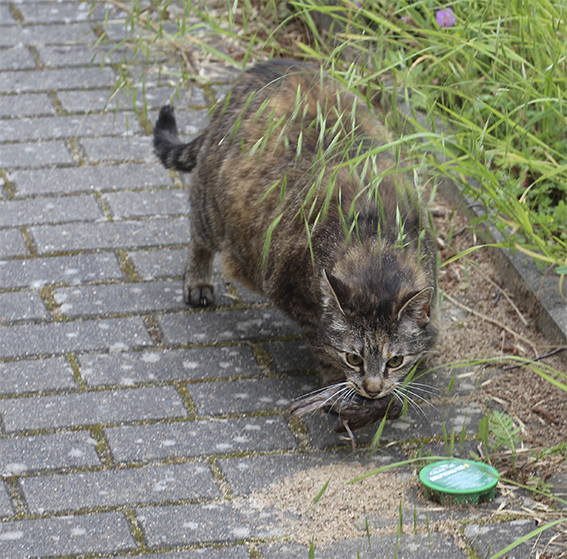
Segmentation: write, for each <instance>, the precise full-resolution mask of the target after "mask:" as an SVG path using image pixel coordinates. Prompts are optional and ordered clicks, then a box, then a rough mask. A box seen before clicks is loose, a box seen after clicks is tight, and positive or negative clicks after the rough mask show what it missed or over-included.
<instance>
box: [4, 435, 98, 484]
mask: <svg viewBox="0 0 567 559" xmlns="http://www.w3.org/2000/svg"><path fill="white" fill-rule="evenodd" d="M95 446H96V441H95V440H94V439H93V438H91V437H90V435H89V434H88V433H85V432H81V431H79V432H72V433H55V434H53V435H35V436H32V437H13V438H1V439H0V476H16V475H21V474H29V473H35V472H47V471H50V470H60V469H62V468H85V467H94V466H101V465H102V463H101V461H100V459H99V457H98V455H97V453H96V450H95Z"/></svg>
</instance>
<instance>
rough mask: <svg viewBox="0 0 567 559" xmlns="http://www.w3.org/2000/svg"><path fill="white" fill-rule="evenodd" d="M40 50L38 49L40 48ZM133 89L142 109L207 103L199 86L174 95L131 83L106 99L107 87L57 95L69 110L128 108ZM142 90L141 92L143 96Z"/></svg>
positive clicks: (165, 89) (168, 90) (132, 101)
mask: <svg viewBox="0 0 567 559" xmlns="http://www.w3.org/2000/svg"><path fill="white" fill-rule="evenodd" d="M40 52H41V50H40ZM134 91H135V92H136V107H137V108H138V109H143V108H144V107H147V108H148V109H150V110H151V109H159V108H161V107H162V106H163V105H165V104H166V103H168V102H170V101H173V103H174V104H175V105H176V106H177V107H181V108H186V107H189V106H198V107H206V106H209V105H210V103H209V101H208V99H207V97H206V95H205V92H204V91H203V90H202V89H201V88H199V87H196V86H194V87H192V88H190V89H188V90H181V91H180V92H179V95H176V93H175V90H174V89H173V88H171V87H170V86H167V87H148V84H147V83H146V87H145V88H142V87H141V86H134V88H132V89H130V90H129V91H128V92H126V91H121V92H119V93H117V94H116V95H115V96H113V97H112V99H110V100H109V95H108V89H104V90H94V89H91V90H77V91H61V92H59V93H58V94H57V97H58V98H59V101H60V102H61V105H62V106H63V108H64V109H65V110H66V111H68V112H70V113H78V112H81V113H84V112H85V110H87V109H88V110H90V111H103V110H105V109H106V110H109V111H112V112H114V111H115V110H120V111H123V110H131V109H132V107H133V104H134ZM144 91H145V95H144Z"/></svg>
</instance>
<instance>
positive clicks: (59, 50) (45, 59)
mask: <svg viewBox="0 0 567 559" xmlns="http://www.w3.org/2000/svg"><path fill="white" fill-rule="evenodd" d="M37 51H38V54H39V58H40V60H41V62H42V63H43V64H44V66H45V67H46V68H61V67H73V66H94V67H100V65H101V64H102V65H105V64H111V63H118V62H121V61H124V62H126V61H127V59H126V56H127V52H128V51H126V50H125V49H112V50H111V49H109V48H104V47H102V46H98V47H94V46H91V45H85V46H77V45H74V46H73V45H53V46H46V45H38V47H37ZM105 95H106V98H108V95H109V92H108V90H106V91H105ZM87 106H88V105H84V106H83V107H82V108H81V109H80V110H81V111H82V112H84V111H85V109H86V108H87Z"/></svg>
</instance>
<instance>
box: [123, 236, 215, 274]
mask: <svg viewBox="0 0 567 559" xmlns="http://www.w3.org/2000/svg"><path fill="white" fill-rule="evenodd" d="M187 239H189V232H187ZM128 258H130V260H131V261H132V263H133V264H134V267H135V268H136V272H137V273H138V275H139V276H140V277H141V278H142V279H144V280H152V279H158V278H178V277H182V276H183V273H184V271H185V264H186V262H187V248H182V249H174V248H172V249H164V250H160V249H154V250H138V251H136V252H129V253H128ZM221 273H222V265H221V258H220V255H219V254H217V255H216V256H215V259H214V261H213V274H217V275H218V274H221Z"/></svg>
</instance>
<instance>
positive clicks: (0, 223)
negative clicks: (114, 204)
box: [0, 149, 104, 227]
mask: <svg viewBox="0 0 567 559" xmlns="http://www.w3.org/2000/svg"><path fill="white" fill-rule="evenodd" d="M0 152H1V149H0ZM102 218H104V214H103V213H102V210H101V209H100V206H99V205H98V203H97V201H96V200H95V198H94V196H65V197H61V198H35V199H28V200H8V201H5V202H1V201H0V227H15V226H22V225H39V224H43V223H65V222H72V221H95V220H97V219H102Z"/></svg>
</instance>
